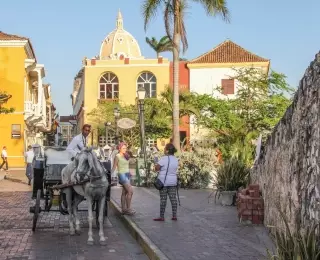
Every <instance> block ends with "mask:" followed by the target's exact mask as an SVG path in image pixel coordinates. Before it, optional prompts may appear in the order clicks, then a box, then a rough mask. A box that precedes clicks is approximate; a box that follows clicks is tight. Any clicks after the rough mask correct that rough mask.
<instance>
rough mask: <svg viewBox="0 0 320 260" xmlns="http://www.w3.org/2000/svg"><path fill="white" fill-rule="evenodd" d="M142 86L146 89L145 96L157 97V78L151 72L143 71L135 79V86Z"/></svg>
mask: <svg viewBox="0 0 320 260" xmlns="http://www.w3.org/2000/svg"><path fill="white" fill-rule="evenodd" d="M139 87H144V89H145V90H146V98H156V97H157V78H156V76H155V75H154V74H153V73H151V72H143V73H141V74H140V76H139V77H138V80H137V88H139Z"/></svg>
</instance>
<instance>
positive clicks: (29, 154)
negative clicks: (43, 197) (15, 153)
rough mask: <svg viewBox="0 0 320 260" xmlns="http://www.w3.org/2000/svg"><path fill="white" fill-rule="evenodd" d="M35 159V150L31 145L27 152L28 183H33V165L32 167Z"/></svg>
mask: <svg viewBox="0 0 320 260" xmlns="http://www.w3.org/2000/svg"><path fill="white" fill-rule="evenodd" d="M33 159H34V152H33V149H32V146H31V145H29V146H28V151H27V152H26V153H25V161H26V164H27V167H26V175H27V178H28V185H31V180H32V178H33V167H32V163H33Z"/></svg>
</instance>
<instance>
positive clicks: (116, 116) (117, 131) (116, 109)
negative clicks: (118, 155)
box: [113, 107, 120, 145]
mask: <svg viewBox="0 0 320 260" xmlns="http://www.w3.org/2000/svg"><path fill="white" fill-rule="evenodd" d="M113 115H114V120H115V123H116V136H115V140H114V142H115V144H116V145H118V144H119V128H118V120H119V118H120V109H119V107H115V108H114V109H113Z"/></svg>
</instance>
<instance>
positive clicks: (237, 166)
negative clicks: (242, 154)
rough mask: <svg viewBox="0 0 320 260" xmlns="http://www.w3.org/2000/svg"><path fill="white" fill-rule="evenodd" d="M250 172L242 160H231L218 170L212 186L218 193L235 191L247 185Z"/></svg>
mask: <svg viewBox="0 0 320 260" xmlns="http://www.w3.org/2000/svg"><path fill="white" fill-rule="evenodd" d="M249 173H250V170H249V168H247V166H246V165H245V163H244V162H243V161H242V160H238V159H236V158H231V159H229V160H227V161H225V162H224V163H223V164H222V165H220V167H219V168H218V170H217V172H216V174H215V180H214V186H215V187H216V188H217V190H218V191H237V190H238V189H239V188H240V187H245V186H246V185H247V184H248V179H249Z"/></svg>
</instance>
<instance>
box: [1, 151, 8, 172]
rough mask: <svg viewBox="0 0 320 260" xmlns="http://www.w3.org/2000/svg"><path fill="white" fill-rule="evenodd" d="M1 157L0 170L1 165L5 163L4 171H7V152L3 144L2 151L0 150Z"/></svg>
mask: <svg viewBox="0 0 320 260" xmlns="http://www.w3.org/2000/svg"><path fill="white" fill-rule="evenodd" d="M1 159H2V164H1V166H0V170H2V167H3V166H4V165H6V171H8V153H7V147H6V146H3V148H2V151H1Z"/></svg>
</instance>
